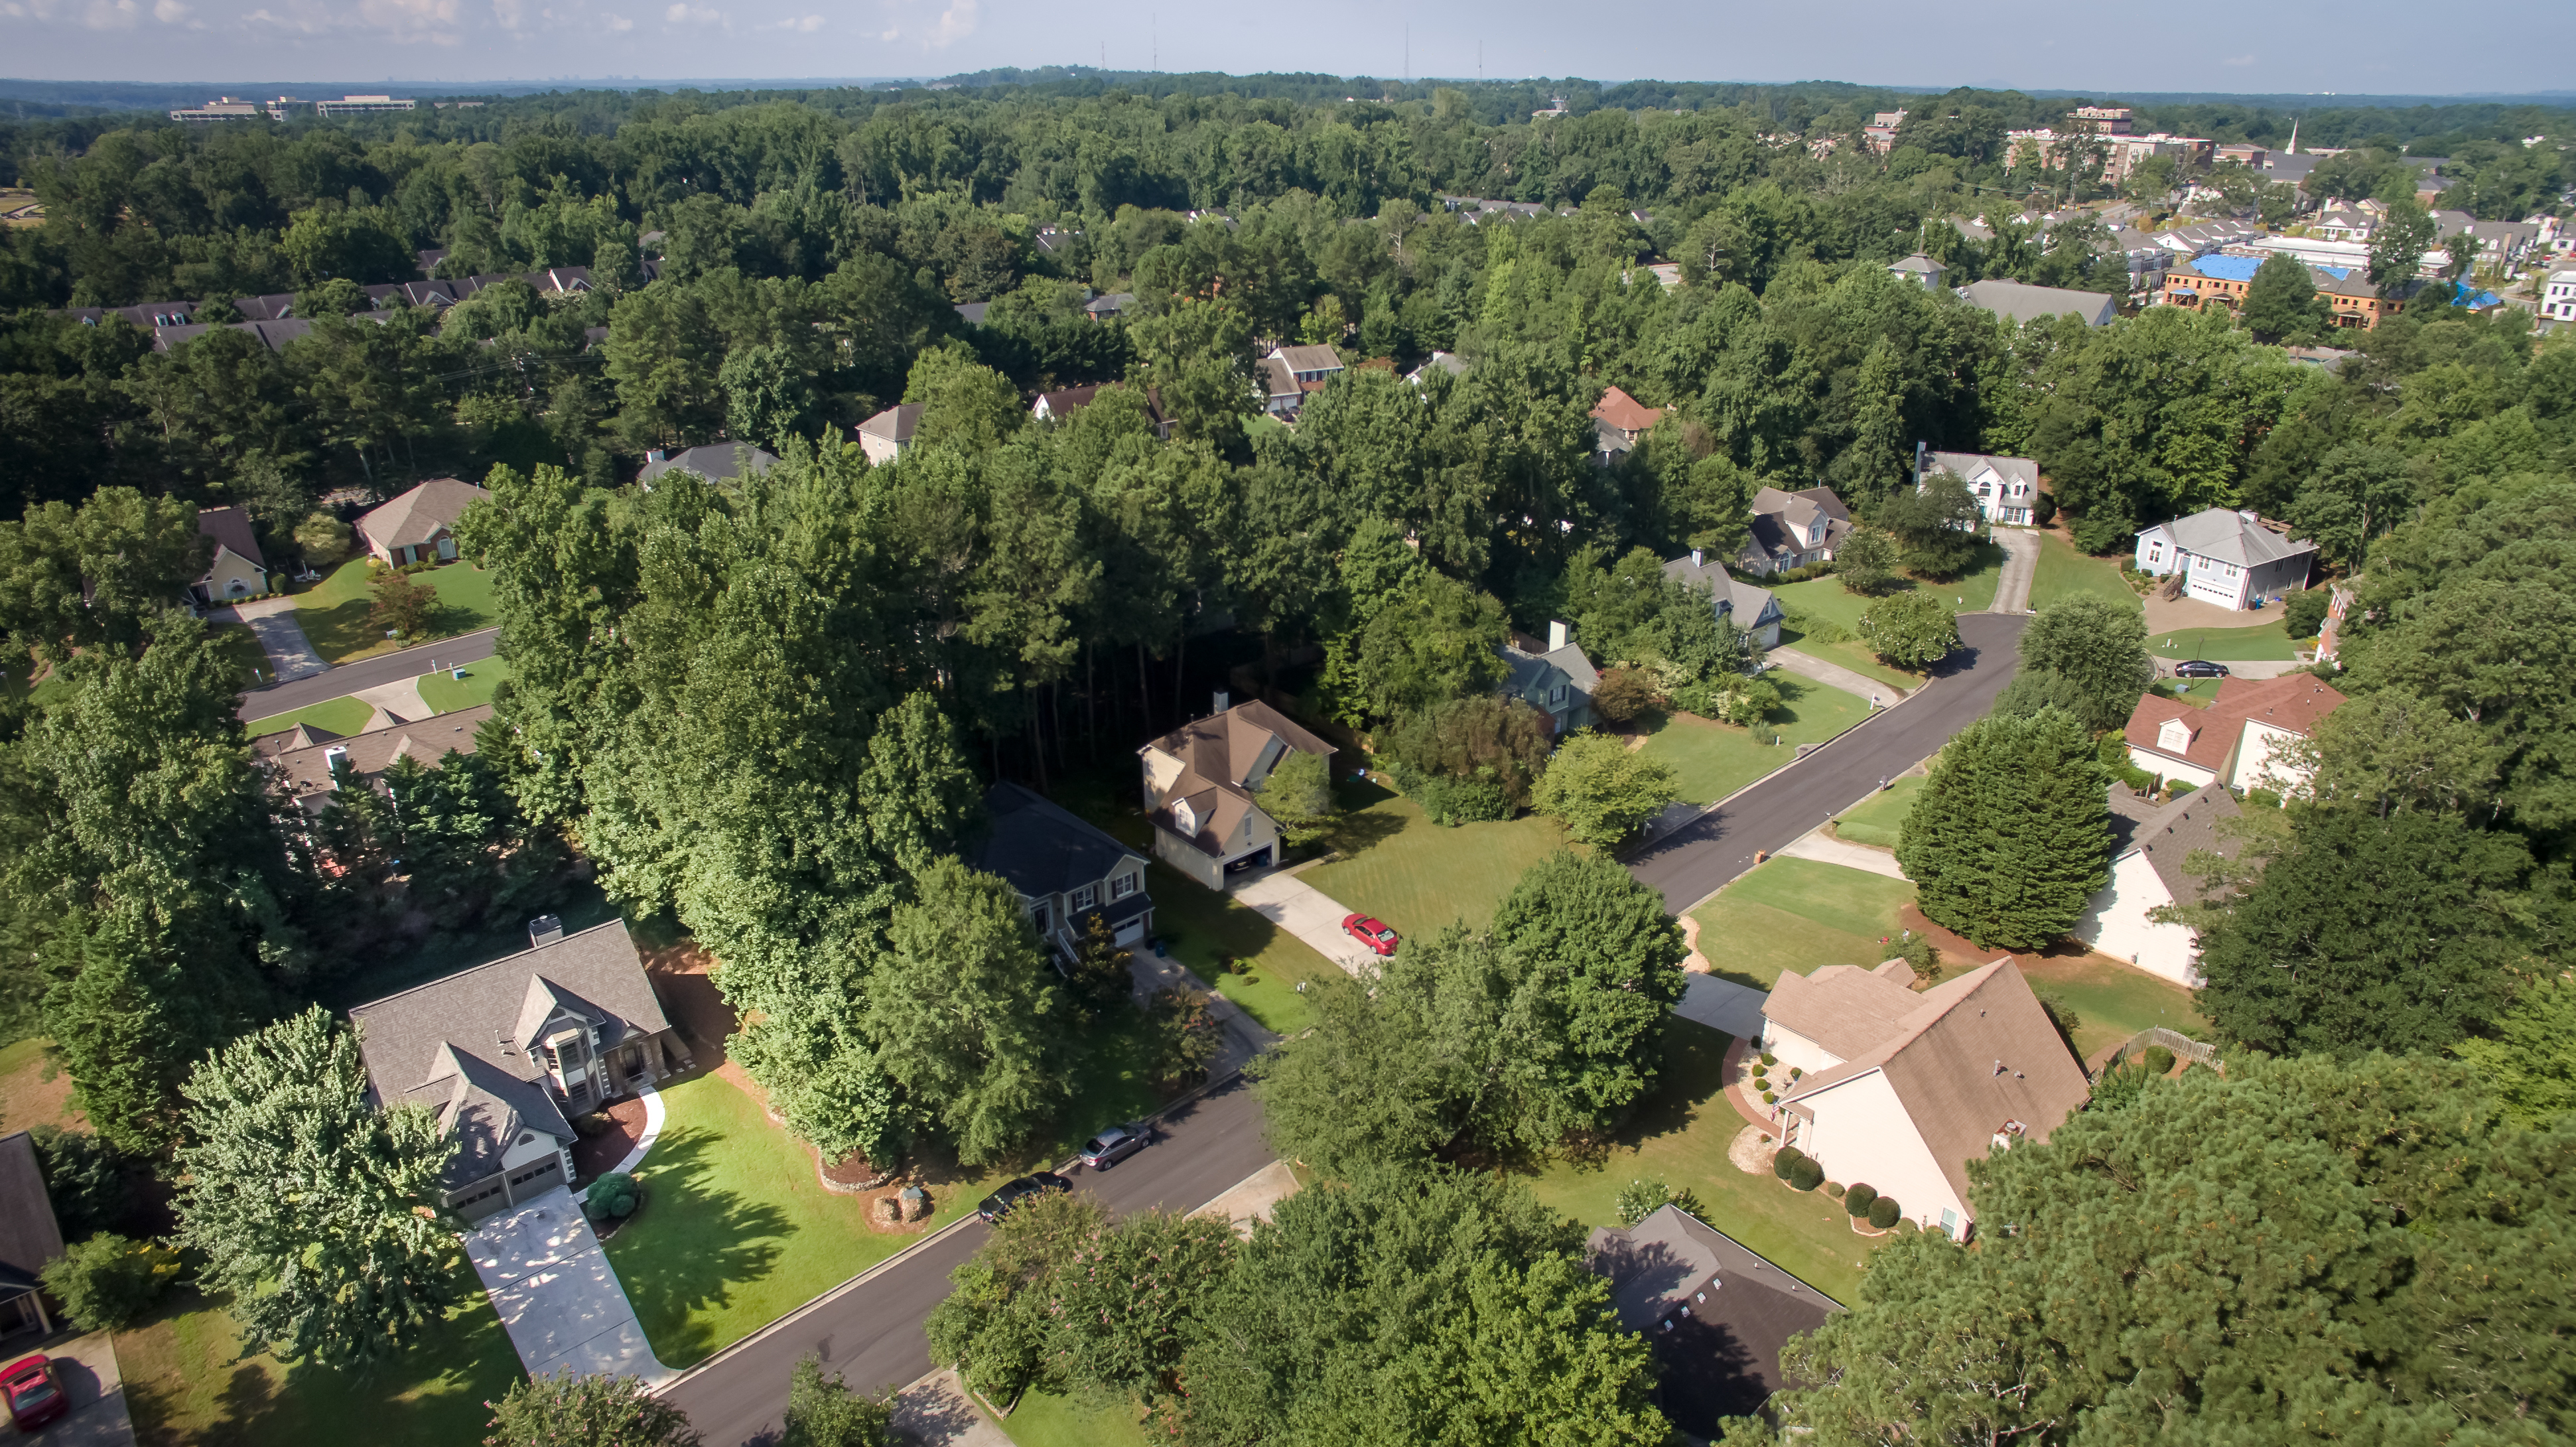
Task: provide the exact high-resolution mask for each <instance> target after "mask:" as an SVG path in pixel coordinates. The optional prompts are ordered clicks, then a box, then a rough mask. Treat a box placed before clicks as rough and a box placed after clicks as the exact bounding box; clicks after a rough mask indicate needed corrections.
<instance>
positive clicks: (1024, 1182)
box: [975, 1171, 1073, 1221]
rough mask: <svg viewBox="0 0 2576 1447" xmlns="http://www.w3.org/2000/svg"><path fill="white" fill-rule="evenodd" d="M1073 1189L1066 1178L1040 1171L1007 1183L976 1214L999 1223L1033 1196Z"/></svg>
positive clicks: (981, 1205)
mask: <svg viewBox="0 0 2576 1447" xmlns="http://www.w3.org/2000/svg"><path fill="white" fill-rule="evenodd" d="M1072 1189H1073V1182H1071V1181H1068V1180H1066V1179H1065V1178H1064V1177H1062V1176H1059V1175H1057V1174H1056V1173H1055V1172H1053V1171H1040V1172H1038V1173H1037V1174H1036V1175H1034V1176H1022V1177H1020V1178H1019V1179H1017V1180H1014V1181H1008V1182H1005V1183H1004V1184H1003V1186H1002V1188H1001V1189H1000V1190H998V1191H995V1192H994V1193H993V1194H991V1195H989V1196H986V1197H985V1198H984V1199H983V1200H982V1201H981V1202H980V1203H978V1204H977V1205H976V1207H975V1214H976V1215H978V1216H981V1217H983V1218H984V1219H985V1220H987V1221H999V1220H1001V1219H1002V1218H1003V1217H1004V1216H1007V1215H1009V1214H1011V1208H1012V1207H1014V1206H1017V1205H1018V1204H1020V1203H1021V1202H1022V1201H1025V1200H1027V1199H1028V1198H1029V1197H1031V1196H1035V1195H1039V1194H1041V1193H1044V1192H1047V1191H1070V1190H1072Z"/></svg>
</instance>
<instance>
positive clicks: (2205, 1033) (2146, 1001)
mask: <svg viewBox="0 0 2576 1447" xmlns="http://www.w3.org/2000/svg"><path fill="white" fill-rule="evenodd" d="M2013 959H2014V962H2015V963H2017V964H2019V965H2020V966H2021V972H2022V976H2023V977H2024V978H2025V979H2028V980H2029V981H2030V987H2031V989H2032V990H2034V991H2036V992H2037V993H2039V994H2042V995H2045V996H2047V997H2048V998H2050V999H2052V1000H2055V1001H2057V1002H2058V1003H2059V1004H2061V1005H2063V1006H2065V1007H2067V1008H2069V1009H2072V1010H2073V1011H2074V1012H2075V1016H2076V1027H2075V1048H2076V1049H2077V1050H2078V1051H2080V1052H2082V1053H2083V1056H2084V1058H2085V1059H2086V1060H2088V1061H2089V1060H2092V1059H2093V1058H2095V1057H2096V1056H2098V1055H2100V1054H2101V1053H2102V1052H2104V1051H2106V1050H2108V1049H2110V1048H2111V1047H2112V1046H2114V1045H2117V1044H2119V1043H2120V1042H2121V1041H2123V1040H2126V1039H2128V1038H2129V1037H2130V1036H2132V1035H2135V1034H2137V1033H2138V1032H2139V1031H2141V1030H2146V1029H2150V1028H2152V1027H2154V1026H2157V1025H2162V1026H2164V1027H2165V1028H2166V1029H2168V1030H2179V1031H2181V1032H2182V1033H2184V1034H2185V1035H2189V1036H2191V1037H2192V1038H2194V1039H2197V1040H2206V1039H2209V1038H2211V1036H2210V1029H2209V1022H2208V1021H2207V1020H2205V1019H2203V1018H2201V1014H2200V1012H2199V1011H2198V1010H2196V1009H2194V1008H2192V1003H2191V992H2190V991H2189V990H2186V989H2184V988H2182V987H2181V986H2180V985H2176V984H2173V983H2171V982H2169V981H2167V980H2164V979H2162V978H2159V977H2158V976H2155V975H2150V974H2148V973H2147V972H2146V971H2144V970H2138V969H2132V968H2130V967H2129V966H2127V965H2124V964H2121V963H2120V962H2119V961H2117V960H2111V959H2105V958H2104V957H2102V956H2100V955H2090V954H2087V955H2065V956H2059V957H2052V958H2033V957H2031V956H2029V955H2016V956H2014V957H2013Z"/></svg>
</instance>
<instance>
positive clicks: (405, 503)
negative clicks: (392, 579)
mask: <svg viewBox="0 0 2576 1447" xmlns="http://www.w3.org/2000/svg"><path fill="white" fill-rule="evenodd" d="M491 495H492V494H490V493H488V492H486V491H484V490H483V489H482V488H479V487H476V486H475V485H474V484H472V483H470V482H464V481H460V480H458V479H456V478H453V477H433V478H431V479H430V480H429V481H427V482H424V483H422V484H421V485H420V486H418V487H415V488H413V489H412V490H411V491H409V492H407V493H404V494H403V495H402V496H400V497H398V498H395V499H394V500H393V501H391V502H389V503H386V504H385V505H384V506H382V507H380V508H377V509H375V510H374V511H373V512H370V513H368V514H366V515H365V516H363V517H361V518H359V519H358V540H359V541H360V542H363V543H365V544H366V545H367V551H368V552H371V553H373V554H375V555H376V557H377V559H378V560H379V561H381V562H383V563H384V564H385V565H386V566H387V567H394V568H407V567H410V566H411V565H412V564H414V563H426V562H429V561H430V560H432V559H437V560H438V561H441V562H445V561H448V560H450V559H453V558H454V557H455V556H456V522H457V519H459V518H462V517H464V516H465V509H466V507H467V506H468V505H470V504H472V503H473V502H475V501H477V500H478V499H481V498H487V497H490V496H491Z"/></svg>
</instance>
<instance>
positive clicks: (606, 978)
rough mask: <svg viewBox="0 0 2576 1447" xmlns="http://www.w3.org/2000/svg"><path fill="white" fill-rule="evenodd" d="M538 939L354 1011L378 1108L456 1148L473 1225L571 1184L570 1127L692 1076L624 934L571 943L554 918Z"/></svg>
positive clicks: (456, 1205) (599, 933)
mask: <svg viewBox="0 0 2576 1447" xmlns="http://www.w3.org/2000/svg"><path fill="white" fill-rule="evenodd" d="M528 938H529V942H530V945H531V948H529V949H526V950H523V951H521V952H519V953H518V954H515V955H511V956H508V957H507V958H504V959H498V960H494V961H493V962H492V963H490V964H488V965H478V966H476V967H474V968H473V969H470V970H460V971H458V972H457V973H455V974H453V975H449V976H447V977H446V978H444V979H439V980H432V981H431V982H429V983H428V984H426V985H422V986H420V987H418V988H416V989H410V990H405V991H403V992H402V993H401V994H399V995H388V996H386V997H385V998H384V999H381V1000H376V1001H373V1002H371V1003H368V1004H364V1005H360V1006H357V1007H356V1008H354V1009H352V1010H351V1011H350V1012H349V1022H350V1023H351V1024H352V1025H354V1026H355V1027H356V1028H357V1032H358V1054H359V1056H360V1058H361V1059H363V1060H364V1061H365V1062H366V1067H367V1087H368V1090H367V1093H368V1095H369V1097H370V1099H371V1100H372V1102H373V1103H374V1104H375V1105H376V1106H377V1107H378V1108H379V1109H382V1108H385V1107H388V1106H393V1105H420V1106H425V1107H427V1108H428V1109H429V1110H430V1111H431V1113H432V1114H434V1115H436V1116H437V1118H438V1124H439V1128H440V1129H441V1130H442V1131H444V1132H445V1133H446V1134H447V1135H449V1136H451V1137H453V1138H454V1139H455V1141H456V1153H455V1154H454V1155H453V1156H451V1157H450V1158H449V1160H448V1163H447V1168H446V1171H445V1173H444V1175H443V1176H442V1177H441V1178H440V1181H439V1187H440V1192H441V1199H442V1201H443V1202H444V1204H445V1205H446V1206H447V1207H448V1208H449V1209H451V1210H453V1211H455V1212H456V1213H457V1214H458V1215H460V1216H462V1217H464V1218H465V1219H466V1220H469V1221H471V1220H476V1219H478V1218H480V1217H484V1216H488V1215H491V1214H492V1213H493V1212H495V1211H499V1210H502V1209H504V1208H506V1207H509V1206H514V1205H517V1204H519V1203H520V1202H523V1201H526V1200H529V1199H531V1198H533V1197H536V1196H539V1195H542V1194H544V1193H545V1192H547V1191H551V1190H556V1189H559V1188H562V1187H564V1186H568V1185H570V1184H571V1182H572V1177H573V1166H572V1143H573V1141H574V1140H575V1139H576V1136H575V1133H574V1131H573V1128H572V1125H571V1123H570V1118H571V1117H573V1116H577V1115H586V1114H588V1113H590V1112H592V1111H594V1110H597V1109H599V1108H600V1107H601V1106H602V1105H603V1104H605V1103H606V1102H608V1101H610V1100H613V1099H615V1098H617V1097H618V1096H621V1095H626V1094H629V1093H631V1092H633V1091H635V1090H637V1089H639V1088H640V1087H642V1086H645V1085H649V1084H651V1083H653V1082H655V1081H658V1080H660V1079H661V1078H662V1077H664V1076H666V1075H669V1074H670V1073H671V1072H672V1071H673V1070H675V1069H686V1068H688V1064H689V1062H688V1060H687V1052H686V1051H685V1050H684V1049H683V1048H682V1046H681V1044H680V1040H679V1037H678V1035H677V1034H676V1033H674V1032H673V1031H672V1029H671V1022H670V1020H669V1019H668V1018H666V1017H665V1016H664V1015H663V1013H662V1002H661V1001H660V1000H659V999H658V998H657V997H656V996H655V995H654V993H653V981H652V977H651V976H649V975H647V974H646V973H645V972H644V958H643V956H642V955H641V954H639V953H638V952H637V951H636V948H635V941H634V939H633V938H632V937H631V936H629V935H628V934H627V933H626V925H625V923H624V922H623V921H620V920H613V919H612V920H610V921H609V922H608V923H606V924H603V925H600V926H597V927H596V928H593V929H587V930H583V931H582V932H581V933H579V934H574V935H567V934H565V933H564V931H563V922H562V921H560V920H558V919H555V918H554V917H553V916H551V915H549V916H545V917H543V918H540V919H536V920H533V921H531V922H530V923H529V925H528Z"/></svg>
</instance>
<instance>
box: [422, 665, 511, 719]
mask: <svg viewBox="0 0 2576 1447" xmlns="http://www.w3.org/2000/svg"><path fill="white" fill-rule="evenodd" d="M509 676H510V665H509V664H507V663H505V662H503V661H502V660H500V659H498V658H486V659H484V660H483V661H482V662H480V663H469V664H466V665H465V677H464V678H462V679H458V678H457V677H455V676H454V675H453V674H452V673H450V672H448V671H447V670H444V669H442V670H440V671H439V672H437V673H429V674H423V675H421V680H420V697H421V701H422V702H424V703H426V704H428V705H429V706H430V707H431V708H434V709H436V710H438V711H439V712H440V713H454V712H456V711H457V710H458V709H460V708H472V707H474V706H475V705H476V704H483V703H490V702H491V701H492V690H494V689H496V688H499V687H500V686H501V680H503V679H505V678H508V677H509Z"/></svg>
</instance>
